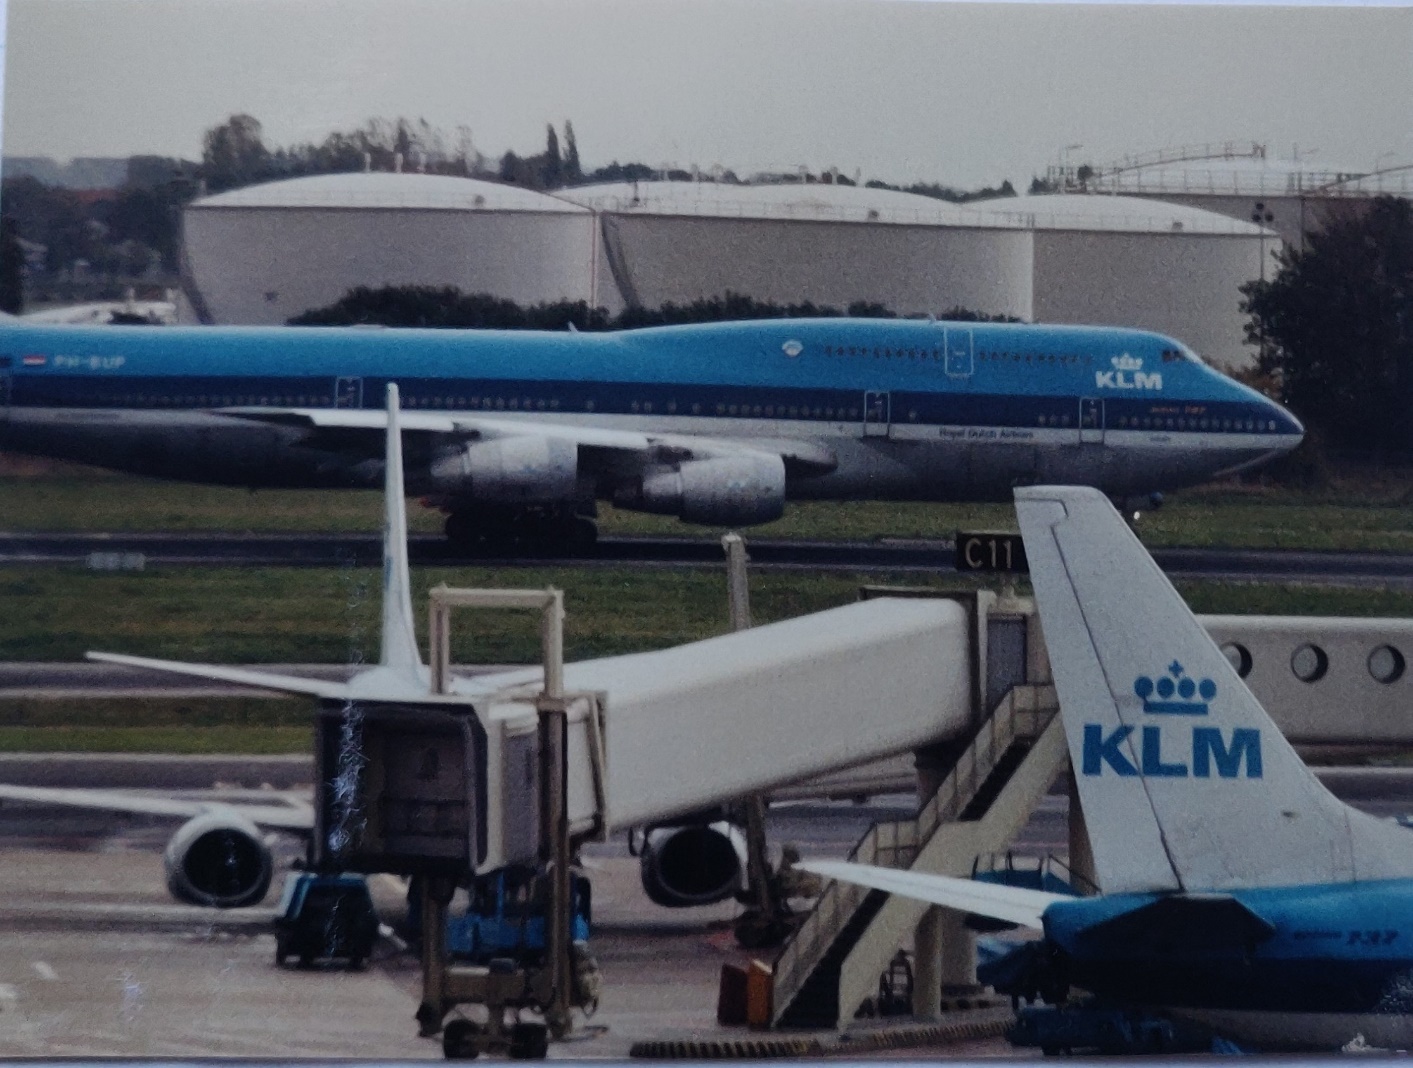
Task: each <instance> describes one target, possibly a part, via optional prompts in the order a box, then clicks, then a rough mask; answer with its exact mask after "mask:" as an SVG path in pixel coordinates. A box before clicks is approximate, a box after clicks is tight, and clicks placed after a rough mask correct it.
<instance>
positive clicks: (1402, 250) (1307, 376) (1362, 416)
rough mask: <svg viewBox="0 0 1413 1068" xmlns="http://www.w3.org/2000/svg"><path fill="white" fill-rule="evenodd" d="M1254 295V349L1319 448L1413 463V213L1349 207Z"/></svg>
mask: <svg viewBox="0 0 1413 1068" xmlns="http://www.w3.org/2000/svg"><path fill="white" fill-rule="evenodd" d="M1276 259H1277V266H1278V268H1279V269H1278V270H1277V272H1276V274H1275V276H1274V277H1272V278H1270V279H1268V280H1267V281H1264V282H1252V283H1251V284H1249V285H1247V286H1244V287H1243V289H1242V292H1243V294H1244V298H1245V299H1244V301H1243V304H1242V310H1243V311H1245V312H1247V313H1249V314H1250V316H1251V319H1250V322H1249V323H1248V325H1247V328H1246V336H1247V340H1248V341H1249V342H1250V343H1251V344H1253V345H1255V346H1256V347H1257V350H1258V352H1259V353H1260V356H1259V359H1258V367H1259V370H1260V372H1261V374H1262V376H1263V377H1264V379H1265V382H1266V385H1267V388H1268V389H1269V390H1270V391H1271V392H1272V393H1273V394H1274V395H1275V396H1276V397H1277V398H1278V399H1280V400H1281V401H1283V402H1284V403H1286V404H1287V405H1289V407H1290V408H1291V410H1292V411H1294V412H1295V413H1296V414H1297V415H1298V416H1300V418H1301V419H1302V420H1304V422H1305V424H1306V427H1307V429H1308V430H1309V431H1310V441H1311V449H1312V450H1319V449H1320V448H1322V447H1327V448H1330V449H1333V450H1336V451H1341V452H1349V453H1356V454H1359V455H1365V456H1373V457H1388V456H1402V457H1413V204H1410V202H1409V201H1407V200H1402V199H1398V198H1396V197H1380V198H1378V199H1376V200H1373V201H1366V202H1364V203H1363V204H1354V203H1349V204H1345V205H1341V206H1340V209H1339V210H1337V211H1334V212H1332V213H1331V215H1330V217H1329V218H1328V219H1327V220H1326V224H1325V226H1324V227H1323V228H1322V229H1320V230H1318V231H1314V232H1311V233H1310V234H1308V235H1307V237H1306V242H1305V248H1304V249H1303V250H1301V249H1299V248H1296V247H1294V246H1290V247H1287V248H1285V249H1283V250H1282V251H1281V252H1280V253H1278V254H1277V257H1276Z"/></svg>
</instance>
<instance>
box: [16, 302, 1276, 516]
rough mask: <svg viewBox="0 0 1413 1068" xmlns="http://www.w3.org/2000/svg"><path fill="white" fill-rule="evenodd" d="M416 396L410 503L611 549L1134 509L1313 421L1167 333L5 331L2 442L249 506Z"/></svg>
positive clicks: (376, 438)
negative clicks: (657, 540)
mask: <svg viewBox="0 0 1413 1068" xmlns="http://www.w3.org/2000/svg"><path fill="white" fill-rule="evenodd" d="M390 382H396V383H397V384H398V385H399V386H400V387H401V389H402V395H403V398H404V406H405V409H406V411H405V414H404V427H405V430H406V432H407V436H408V447H407V482H408V488H409V490H410V491H411V492H413V493H415V494H418V495H421V496H423V497H426V498H428V499H429V501H430V503H433V504H436V505H439V506H440V507H441V508H442V509H443V510H445V511H446V512H447V514H448V520H447V533H448V534H449V535H450V536H451V537H452V538H453V539H455V540H458V541H466V542H475V541H477V540H480V539H483V538H495V537H498V536H501V535H504V534H505V533H507V532H516V536H518V537H521V538H524V539H527V540H535V539H537V538H543V539H546V540H551V541H563V540H568V541H569V542H570V543H571V544H572V543H574V542H575V541H582V540H585V539H587V538H591V537H592V533H593V527H592V522H591V520H590V519H588V518H587V517H590V516H592V514H593V513H594V508H595V505H596V502H597V501H599V500H612V501H613V502H614V503H615V504H617V505H618V506H620V507H624V508H629V509H638V510H642V511H647V512H656V513H660V514H666V515H675V516H679V517H681V518H682V519H684V520H687V521H689V522H697V523H709V524H719V525H731V526H744V525H750V524H755V523H763V522H767V521H769V520H772V519H775V518H777V517H779V516H780V515H781V513H782V512H783V510H784V507H785V503H786V501H787V500H793V499H806V498H814V499H837V500H850V499H884V500H988V499H989V500H1006V499H1008V498H1009V494H1010V492H1011V489H1012V488H1013V487H1014V486H1017V485H1026V484H1031V483H1038V482H1054V483H1069V484H1080V485H1090V486H1095V487H1097V488H1099V489H1101V490H1103V491H1104V492H1105V493H1106V494H1108V495H1110V496H1111V497H1114V498H1116V499H1128V498H1147V497H1148V496H1149V495H1151V494H1154V493H1157V492H1161V491H1164V490H1170V489H1175V488H1178V487H1181V486H1187V485H1192V484H1195V483H1200V482H1203V481H1206V480H1208V479H1211V478H1213V477H1216V476H1218V475H1222V474H1225V473H1228V472H1231V471H1236V470H1240V469H1242V468H1245V467H1249V466H1251V465H1253V464H1257V463H1260V462H1261V461H1263V460H1266V459H1268V458H1270V457H1272V456H1275V455H1278V454H1280V453H1283V452H1286V451H1287V450H1289V449H1291V448H1294V447H1295V445H1297V444H1298V443H1299V441H1300V440H1301V436H1302V434H1303V430H1302V428H1301V426H1300V424H1299V422H1298V421H1297V420H1296V419H1295V418H1294V417H1293V416H1291V415H1290V413H1289V412H1287V411H1285V410H1284V409H1283V408H1281V407H1280V406H1279V405H1277V404H1274V403H1273V402H1271V401H1269V400H1267V399H1266V398H1264V397H1262V396H1261V395H1259V394H1258V393H1256V392H1254V391H1253V390H1250V389H1247V388H1246V387H1245V386H1242V385H1239V384H1237V383H1236V382H1233V381H1232V380H1231V379H1229V378H1227V377H1225V376H1224V375H1222V374H1221V373H1219V372H1218V371H1215V370H1213V369H1212V368H1210V367H1208V366H1206V365H1205V364H1203V362H1202V361H1201V360H1200V359H1199V358H1198V357H1197V356H1196V355H1194V354H1193V353H1192V351H1191V350H1189V349H1188V348H1187V347H1185V346H1184V345H1183V344H1181V343H1180V342H1178V341H1174V340H1172V339H1171V338H1167V337H1163V336H1161V335H1158V334H1151V333H1144V332H1141V331H1137V330H1127V329H1116V328H1108V327H1055V326H1029V325H1020V324H972V323H965V324H963V323H943V322H931V321H908V320H881V321H880V320H866V319H793V320H769V321H757V322H742V323H716V324H706V325H696V326H675V327H658V328H652V329H644V330H628V331H622V332H618V333H606V334H583V333H574V332H565V333H546V332H519V331H514V332H511V331H464V330H456V331H451V330H401V329H397V330H394V329H380V328H371V329H361V328H332V329H319V328H303V327H274V328H226V327H221V328H216V327H205V328H145V327H58V326H34V325H28V324H25V323H22V322H18V321H7V322H5V323H4V324H3V325H0V448H4V449H10V450H15V451H21V452H26V453H31V454H36V455H41V456H50V457H58V458H63V459H71V460H78V461H81V462H85V463H93V464H98V465H101V466H104V467H110V468H116V469H119V470H124V471H132V472H136V473H139V474H146V475H156V476H160V477H165V478H175V479H184V480H189V481H197V482H209V483H222V484H231V485H246V486H252V487H264V486H289V487H307V488H319V487H332V486H376V485H378V484H379V482H380V480H381V463H382V440H383V429H384V427H385V424H386V416H385V414H384V412H383V410H382V407H381V402H382V397H383V391H384V387H385V386H386V385H387V384H388V383H390Z"/></svg>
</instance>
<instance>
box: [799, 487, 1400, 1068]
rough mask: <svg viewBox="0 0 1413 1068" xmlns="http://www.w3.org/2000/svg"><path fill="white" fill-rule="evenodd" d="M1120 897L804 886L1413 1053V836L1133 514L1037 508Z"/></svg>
mask: <svg viewBox="0 0 1413 1068" xmlns="http://www.w3.org/2000/svg"><path fill="white" fill-rule="evenodd" d="M1016 511H1017V514H1018V516H1019V519H1020V526H1021V530H1022V533H1023V535H1024V537H1025V544H1026V555H1027V557H1028V560H1029V563H1030V570H1031V579H1032V582H1033V583H1034V586H1035V597H1036V603H1037V607H1038V609H1039V612H1040V619H1041V624H1042V626H1043V629H1044V634H1045V644H1046V648H1047V649H1048V651H1049V655H1050V662H1051V666H1052V669H1053V672H1054V678H1055V687H1056V691H1057V694H1058V697H1059V701H1060V714H1061V716H1062V717H1063V722H1064V728H1065V734H1066V737H1067V740H1068V744H1069V752H1070V761H1071V766H1072V768H1073V771H1074V776H1075V782H1076V785H1077V787H1078V792H1079V798H1080V802H1081V804H1082V806H1083V811H1084V819H1085V824H1086V826H1087V828H1088V832H1089V838H1090V843H1091V845H1092V848H1093V853H1094V859H1095V870H1096V872H1097V875H1098V882H1099V887H1100V889H1101V890H1102V891H1103V892H1102V894H1101V895H1100V896H1097V897H1088V898H1077V897H1067V896H1063V895H1059V894H1050V893H1043V892H1040V891H1035V890H1028V889H1021V888H1015V887H1000V886H995V885H991V884H985V883H979V882H973V881H971V880H966V879H954V878H948V877H945V876H940V875H933V874H929V873H924V872H910V871H897V870H891V869H884V868H876V867H867V866H862V865H853V864H846V863H832V862H816V863H811V864H803V865H801V867H803V868H807V869H808V870H812V871H815V872H817V873H819V874H822V875H827V876H830V877H833V878H840V879H845V880H849V881H852V882H857V883H861V884H863V885H865V886H870V887H874V888H876V889H880V890H885V891H888V892H890V893H901V894H906V895H909V896H912V897H915V898H918V899H921V900H924V901H930V902H933V903H934V904H938V905H943V906H947V907H950V908H955V909H961V910H964V911H967V912H973V913H979V914H982V915H986V916H991V917H993V918H996V919H1000V920H1004V921H1006V922H1010V923H1017V924H1023V925H1026V926H1031V927H1035V928H1038V929H1041V930H1043V932H1044V938H1043V939H1041V940H1040V941H1038V942H1033V943H1029V944H1027V946H1026V947H1025V948H1024V949H1021V950H1019V951H1017V953H1015V954H1013V955H1011V956H1008V957H1006V958H1003V959H1002V960H1001V961H999V962H996V963H994V964H993V965H990V966H988V968H987V969H984V972H985V975H984V976H983V978H985V979H986V980H987V981H990V982H993V983H995V984H996V985H997V986H998V988H1004V989H1007V990H1008V991H1009V992H1012V993H1015V994H1017V995H1024V996H1033V995H1034V994H1036V993H1037V992H1038V993H1041V994H1042V995H1045V996H1046V997H1047V999H1053V998H1058V997H1061V996H1062V995H1063V993H1064V992H1065V991H1066V990H1067V989H1068V988H1069V987H1071V986H1074V987H1079V988H1082V989H1084V990H1087V991H1090V992H1092V993H1094V994H1096V995H1098V996H1099V997H1101V998H1104V999H1106V1000H1109V1001H1111V1002H1118V1003H1121V1004H1125V1005H1140V1006H1156V1007H1163V1008H1168V1009H1171V1010H1173V1011H1174V1012H1177V1013H1180V1014H1182V1015H1185V1016H1189V1017H1192V1018H1195V1019H1198V1020H1201V1021H1203V1022H1206V1023H1208V1024H1210V1025H1211V1026H1213V1027H1214V1028H1215V1029H1216V1030H1217V1031H1218V1032H1220V1033H1224V1034H1226V1035H1228V1036H1229V1037H1232V1038H1236V1039H1238V1040H1245V1041H1247V1042H1250V1043H1253V1044H1255V1045H1258V1046H1261V1047H1265V1048H1285V1049H1290V1048H1296V1049H1299V1048H1304V1049H1335V1048H1338V1047H1340V1046H1341V1045H1343V1044H1345V1043H1347V1042H1349V1041H1350V1040H1351V1039H1353V1038H1354V1036H1355V1035H1356V1034H1359V1035H1363V1037H1364V1038H1365V1039H1366V1040H1367V1041H1368V1042H1369V1043H1371V1044H1373V1045H1375V1046H1381V1047H1389V1048H1399V1049H1406V1048H1408V1046H1409V1044H1410V1042H1413V836H1410V835H1409V833H1408V831H1407V830H1405V829H1403V828H1401V827H1399V826H1397V825H1396V824H1394V823H1390V822H1385V821H1382V820H1378V819H1375V818H1373V817H1371V816H1369V815H1366V814H1365V813H1362V812H1359V811H1357V810H1355V809H1352V808H1350V807H1348V806H1347V805H1345V804H1343V803H1342V802H1340V801H1339V800H1337V799H1336V798H1335V797H1334V795H1332V794H1331V793H1329V792H1328V791H1327V790H1326V789H1325V787H1323V786H1322V785H1321V784H1320V783H1319V781H1318V780H1317V779H1316V778H1315V776H1314V775H1313V774H1312V773H1311V771H1310V769H1309V768H1307V767H1306V766H1305V765H1304V763H1302V762H1301V760H1300V758H1299V757H1298V756H1297V755H1296V753H1295V751H1294V749H1292V748H1291V746H1290V745H1289V743H1288V742H1287V741H1286V740H1285V738H1283V737H1282V736H1281V734H1280V732H1279V731H1278V730H1277V729H1276V727H1275V725H1274V724H1273V723H1272V722H1271V720H1270V718H1269V717H1268V716H1267V715H1266V712H1265V710H1264V709H1263V708H1262V707H1261V705H1260V704H1259V702H1257V700H1256V698H1255V697H1253V696H1252V694H1251V692H1250V691H1249V690H1248V689H1247V688H1246V685H1245V684H1244V683H1243V682H1242V680H1241V678H1240V676H1239V675H1238V674H1237V671H1236V669H1235V668H1234V667H1233V666H1232V664H1231V663H1230V662H1229V661H1228V660H1227V657H1226V656H1225V655H1223V653H1222V652H1221V650H1220V649H1219V648H1218V647H1217V645H1216V643H1215V642H1214V641H1213V640H1212V639H1211V637H1209V636H1208V634H1207V632H1206V631H1205V630H1204V628H1203V627H1202V625H1201V624H1200V623H1199V622H1198V621H1197V619H1196V618H1195V617H1194V616H1193V614H1192V613H1191V612H1190V611H1189V610H1188V608H1187V606H1186V605H1185V604H1184V603H1183V601H1182V599H1181V597H1180V596H1179V595H1178V593H1177V591H1176V590H1174V589H1173V587H1172V584H1171V583H1170V582H1169V581H1168V580H1167V578H1166V577H1165V576H1164V575H1163V573H1162V571H1160V570H1159V569H1158V567H1157V565H1156V564H1155V563H1154V562H1153V560H1152V558H1151V557H1150V556H1149V555H1148V554H1147V552H1146V551H1145V550H1144V548H1143V546H1142V545H1141V544H1140V543H1139V541H1138V539H1137V537H1135V536H1134V534H1133V532H1132V531H1131V530H1129V529H1128V527H1127V526H1126V525H1125V524H1124V521H1123V519H1122V517H1121V516H1120V515H1119V514H1118V513H1117V512H1116V511H1115V510H1114V508H1113V507H1112V505H1110V503H1109V502H1108V501H1106V500H1105V499H1104V498H1103V497H1102V496H1101V495H1100V494H1098V493H1096V492H1095V491H1094V490H1092V489H1087V488H1083V487H1044V486H1038V487H1031V488H1027V489H1021V490H1018V491H1017V492H1016Z"/></svg>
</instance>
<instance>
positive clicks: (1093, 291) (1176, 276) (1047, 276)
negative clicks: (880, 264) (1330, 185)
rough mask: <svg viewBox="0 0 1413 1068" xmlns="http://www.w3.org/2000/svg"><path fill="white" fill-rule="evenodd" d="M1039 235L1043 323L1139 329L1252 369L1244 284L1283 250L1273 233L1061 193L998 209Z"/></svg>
mask: <svg viewBox="0 0 1413 1068" xmlns="http://www.w3.org/2000/svg"><path fill="white" fill-rule="evenodd" d="M993 210H998V211H1001V212H1002V213H1003V214H1004V215H1005V216H1006V217H1007V218H1010V219H1012V220H1014V221H1019V222H1025V223H1026V224H1028V225H1030V226H1031V227H1032V228H1033V229H1034V232H1035V321H1036V322H1048V323H1086V324H1093V325H1113V326H1132V327H1139V328H1141V329H1146V330H1156V331H1158V332H1159V333H1163V334H1168V335H1170V336H1172V337H1175V338H1177V339H1179V340H1181V341H1183V342H1185V343H1187V344H1188V345H1189V346H1191V347H1192V348H1193V349H1194V350H1196V351H1197V352H1198V353H1200V354H1201V355H1202V356H1204V357H1205V358H1207V359H1208V360H1210V361H1211V362H1212V363H1214V364H1216V365H1218V366H1221V367H1226V368H1231V369H1235V368H1242V367H1250V366H1251V365H1252V364H1253V363H1254V361H1255V359H1256V350H1255V348H1254V347H1252V346H1250V345H1248V344H1247V343H1246V331H1245V327H1246V322H1247V319H1248V316H1247V315H1245V314H1244V313H1243V312H1242V311H1241V301H1242V295H1241V286H1243V285H1244V284H1246V283H1247V282H1250V281H1251V280H1252V279H1256V278H1259V277H1261V262H1262V258H1263V257H1265V258H1266V262H1267V264H1268V265H1269V264H1270V263H1271V260H1270V256H1271V253H1272V252H1273V251H1274V250H1276V249H1278V248H1279V247H1280V245H1281V241H1280V238H1279V236H1278V235H1277V234H1276V233H1275V232H1274V231H1272V230H1268V229H1265V228H1263V227H1260V226H1256V225H1254V224H1252V223H1249V222H1242V221H1240V220H1237V219H1232V218H1229V217H1227V216H1224V215H1218V214H1216V213H1214V212H1210V211H1203V210H1202V209H1200V208H1192V207H1186V206H1183V205H1178V204H1167V203H1164V202H1162V201H1156V200H1146V199H1141V198H1137V197H1118V196H1093V195H1084V194H1061V195H1052V196H1033V197H1021V198H1019V199H1017V200H1011V201H1006V202H1004V205H1003V204H1002V203H1001V202H995V203H994V204H993Z"/></svg>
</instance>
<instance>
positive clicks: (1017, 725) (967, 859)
mask: <svg viewBox="0 0 1413 1068" xmlns="http://www.w3.org/2000/svg"><path fill="white" fill-rule="evenodd" d="M1058 711H1059V706H1058V704H1057V702H1056V698H1055V689H1054V687H1053V686H1034V685H1022V686H1016V687H1014V688H1013V689H1011V690H1010V691H1008V692H1007V694H1006V696H1005V697H1004V698H1003V699H1002V700H1001V702H1000V704H998V705H997V707H996V710H995V711H994V712H993V713H992V714H991V715H990V716H989V717H987V719H986V720H985V721H984V722H983V723H982V725H981V727H980V728H979V729H978V730H977V733H976V735H975V736H974V737H973V738H972V741H971V743H970V744H969V745H968V746H967V748H966V749H965V750H964V751H963V752H962V754H961V755H960V756H959V757H958V759H957V762H956V764H955V766H954V767H953V768H952V770H951V772H949V773H948V775H947V777H946V778H945V779H944V780H943V782H942V784H941V786H939V787H938V789H937V792H936V794H934V795H933V797H932V799H931V800H930V801H929V802H928V803H927V804H926V805H924V806H923V807H922V809H921V811H919V813H918V815H917V817H916V818H914V819H911V820H900V821H895V822H889V823H879V824H876V825H874V827H872V828H871V829H870V830H869V831H868V833H867V834H865V835H864V836H863V838H862V839H860V841H859V843H858V845H856V846H855V847H854V850H853V852H851V853H850V854H849V859H850V860H852V861H856V862H858V863H862V864H875V865H880V866H883V867H894V868H914V869H916V870H919V871H929V872H937V873H940V874H947V875H963V876H964V875H967V874H969V873H970V871H971V867H972V862H973V861H974V859H975V858H976V857H977V856H978V855H980V854H983V853H988V852H995V851H997V850H1000V849H1002V848H1004V847H1005V846H1006V844H1007V843H1009V842H1010V841H1011V839H1012V838H1014V836H1015V834H1016V832H1017V831H1019V830H1020V828H1021V827H1022V826H1024V824H1025V821H1026V820H1027V819H1028V818H1029V815H1030V812H1031V810H1032V809H1033V808H1034V806H1035V804H1036V803H1037V802H1038V801H1039V799H1040V797H1041V796H1042V795H1043V794H1044V793H1045V791H1046V790H1048V789H1049V788H1050V784H1051V783H1052V782H1053V781H1054V779H1055V776H1056V775H1057V774H1058V773H1059V771H1060V770H1061V768H1063V766H1064V763H1065V760H1066V758H1067V756H1068V751H1067V749H1066V746H1065V736H1064V729H1063V727H1062V725H1061V723H1060V719H1059V717H1058V715H1057V712H1058ZM930 907H931V906H929V905H927V904H926V903H923V902H919V901H913V900H910V899H905V898H901V897H898V896H896V895H894V896H889V895H887V894H883V893H881V892H879V891H876V890H868V889H866V888H864V887H860V886H856V885H853V884H848V883H838V882H831V883H829V884H828V885H827V886H826V887H825V889H824V891H823V893H821V894H820V896H819V899H818V901H817V902H816V903H815V907H814V909H813V910H812V911H811V912H810V914H809V916H807V917H806V919H805V922H804V923H803V924H801V926H800V928H799V929H798V930H797V931H796V932H795V934H794V936H793V937H792V938H791V939H790V941H789V942H787V943H786V945H785V947H784V948H783V950H782V951H781V953H780V955H779V957H778V958H777V959H776V962H775V971H774V978H773V983H774V991H773V993H774V999H773V1001H772V1005H773V1006H774V1008H773V1019H772V1023H773V1024H774V1025H775V1026H777V1027H836V1026H838V1024H839V1022H840V1020H848V1019H851V1018H852V1017H853V1015H854V1012H855V1010H856V1009H857V1008H858V1006H859V1005H860V1004H861V1003H862V1002H863V1000H864V999H865V998H867V997H869V996H871V995H872V994H873V993H874V992H875V990H876V988H877V985H878V976H879V974H880V973H881V972H882V971H883V970H884V969H885V968H886V967H887V965H888V962H889V960H890V959H891V958H892V956H893V954H894V953H895V952H896V951H897V949H898V946H899V944H900V943H901V942H903V941H905V940H906V939H907V938H908V937H909V935H910V934H911V932H912V931H913V930H914V929H916V927H917V924H918V921H919V920H921V918H922V916H923V914H924V913H925V912H926V911H927V909H928V908H930Z"/></svg>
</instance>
